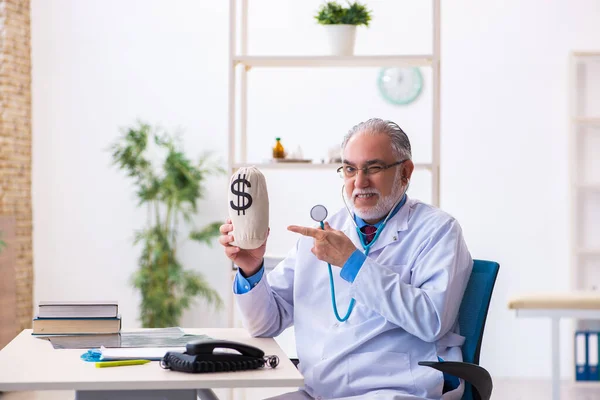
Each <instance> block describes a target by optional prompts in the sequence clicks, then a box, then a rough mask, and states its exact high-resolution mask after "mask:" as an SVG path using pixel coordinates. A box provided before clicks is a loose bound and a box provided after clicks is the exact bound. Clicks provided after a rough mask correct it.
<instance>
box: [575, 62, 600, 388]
mask: <svg viewBox="0 0 600 400" xmlns="http://www.w3.org/2000/svg"><path fill="white" fill-rule="evenodd" d="M570 64H571V65H570V75H571V76H570V87H571V93H570V129H569V166H570V168H569V186H570V187H569V193H570V221H571V222H570V225H571V226H570V267H571V268H570V269H571V288H572V289H573V290H578V291H598V295H599V296H600V159H599V158H598V157H597V154H599V153H600V85H598V83H597V82H600V52H572V53H571V56H570ZM586 329H590V330H600V321H595V320H585V319H578V320H576V321H575V324H574V330H586ZM576 384H577V385H590V386H596V385H597V386H600V382H576Z"/></svg>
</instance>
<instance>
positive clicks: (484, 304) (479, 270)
mask: <svg viewBox="0 0 600 400" xmlns="http://www.w3.org/2000/svg"><path fill="white" fill-rule="evenodd" d="M499 269H500V265H499V264H498V263H496V262H493V261H484V260H473V270H472V272H471V277H470V278H469V283H468V284H467V288H466V290H465V294H464V296H463V300H462V302H461V304H460V310H459V312H458V325H459V327H460V334H461V335H462V336H464V337H465V343H464V344H463V346H462V355H463V362H454V361H440V362H435V361H421V362H419V365H423V366H427V367H431V368H435V369H437V370H438V371H441V372H443V373H444V378H445V379H444V380H445V381H446V382H448V381H450V380H451V379H450V378H451V376H452V377H458V378H462V379H464V380H465V392H464V394H463V397H462V400H489V399H490V397H491V395H492V387H493V385H492V377H491V376H490V374H489V373H488V372H487V371H486V370H485V369H484V368H482V367H480V366H479V352H480V350H481V341H482V339H483V330H484V328H485V319H486V317H487V312H488V309H489V306H490V300H491V298H492V291H493V290H494V284H495V283H496V277H497V276H498V270H499ZM455 380H456V378H455ZM444 387H447V385H444Z"/></svg>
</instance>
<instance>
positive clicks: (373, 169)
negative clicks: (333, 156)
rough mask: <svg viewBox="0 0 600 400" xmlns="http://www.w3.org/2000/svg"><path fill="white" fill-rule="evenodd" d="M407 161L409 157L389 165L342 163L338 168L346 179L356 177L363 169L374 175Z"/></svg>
mask: <svg viewBox="0 0 600 400" xmlns="http://www.w3.org/2000/svg"><path fill="white" fill-rule="evenodd" d="M405 161H408V159H405V160H402V161H397V162H395V163H393V164H388V165H381V164H373V165H369V166H367V167H363V168H357V167H353V166H352V165H342V166H341V167H339V168H338V169H337V172H338V174H339V175H340V176H341V177H342V178H346V179H347V178H353V177H355V176H356V174H357V173H358V171H362V172H363V174H364V175H367V176H372V175H376V174H378V173H380V172H381V171H383V170H386V169H388V168H392V167H395V166H396V165H400V164H402V163H403V162H405Z"/></svg>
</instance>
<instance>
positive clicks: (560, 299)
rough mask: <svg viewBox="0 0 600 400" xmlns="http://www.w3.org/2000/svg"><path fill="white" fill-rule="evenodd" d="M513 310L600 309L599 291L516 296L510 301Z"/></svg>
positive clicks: (509, 305) (509, 306) (509, 304)
mask: <svg viewBox="0 0 600 400" xmlns="http://www.w3.org/2000/svg"><path fill="white" fill-rule="evenodd" d="M508 308H510V309H513V310H521V309H538V310H550V309H554V310H566V309H568V310H600V293H599V292H580V291H573V292H562V293H531V294H523V295H519V296H514V297H513V298H511V299H510V300H509V302H508Z"/></svg>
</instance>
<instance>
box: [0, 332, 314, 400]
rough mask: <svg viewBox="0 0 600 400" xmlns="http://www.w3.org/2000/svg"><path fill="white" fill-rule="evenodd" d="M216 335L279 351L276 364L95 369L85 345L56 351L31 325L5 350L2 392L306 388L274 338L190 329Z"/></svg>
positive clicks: (0, 355)
mask: <svg viewBox="0 0 600 400" xmlns="http://www.w3.org/2000/svg"><path fill="white" fill-rule="evenodd" d="M185 332H186V333H191V334H205V335H208V336H210V337H213V338H216V339H224V340H233V341H238V342H242V343H247V344H250V345H252V346H256V347H258V348H260V349H262V350H263V351H264V352H265V354H267V355H273V354H274V355H277V356H278V357H279V365H278V366H277V368H274V369H271V368H267V369H257V370H249V371H240V372H220V373H209V374H189V373H184V372H174V371H170V370H165V369H162V368H161V367H160V366H159V363H158V361H153V362H151V363H148V364H145V365H135V366H126V367H113V368H96V366H95V363H93V362H86V361H83V360H81V358H80V356H81V354H83V353H85V352H86V350H84V349H73V350H66V349H65V350H61V349H54V348H53V347H52V344H51V343H50V342H49V341H47V340H43V339H39V338H36V337H34V336H31V330H30V329H26V330H24V331H23V332H21V333H20V334H19V335H18V336H17V337H16V338H14V339H13V340H12V341H11V342H10V343H9V344H8V345H7V346H6V347H4V348H3V349H2V350H0V391H20V390H133V389H147V390H152V389H163V390H173V389H206V388H212V389H215V388H236V387H301V386H302V385H303V382H304V380H303V377H302V375H301V374H300V373H299V372H298V370H297V369H296V368H295V367H294V365H293V364H292V362H291V361H290V360H289V359H288V358H287V356H286V355H285V354H284V352H283V350H281V348H280V347H279V346H278V345H277V342H275V340H273V339H267V338H252V337H251V336H250V335H249V334H248V332H247V331H246V330H245V329H185Z"/></svg>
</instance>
